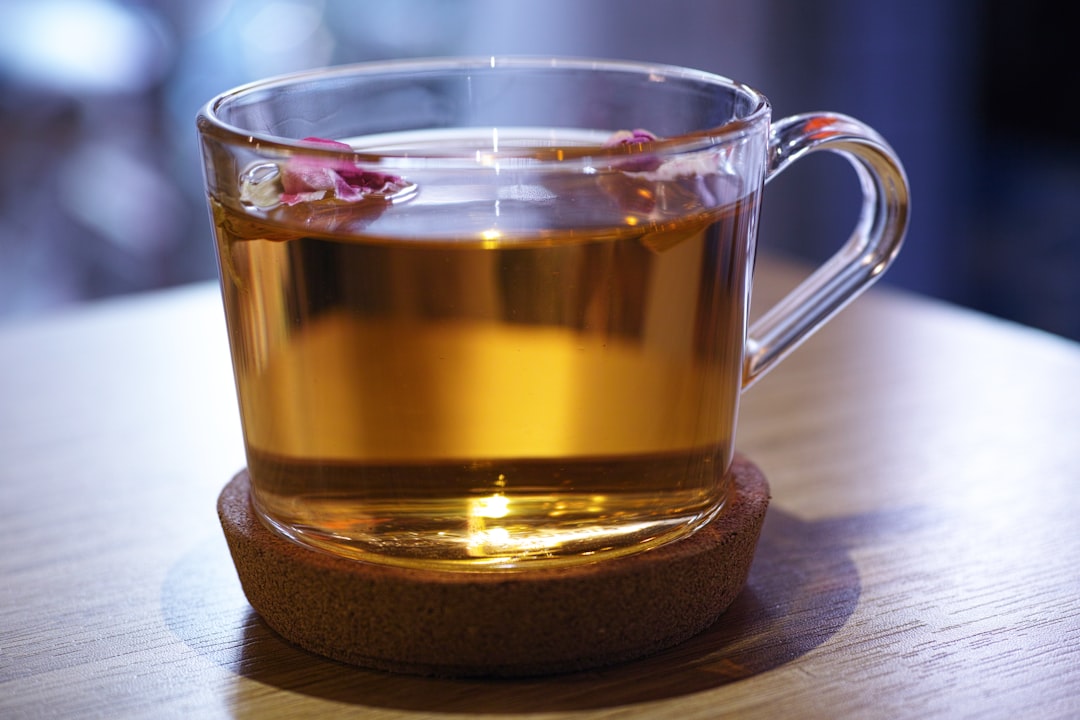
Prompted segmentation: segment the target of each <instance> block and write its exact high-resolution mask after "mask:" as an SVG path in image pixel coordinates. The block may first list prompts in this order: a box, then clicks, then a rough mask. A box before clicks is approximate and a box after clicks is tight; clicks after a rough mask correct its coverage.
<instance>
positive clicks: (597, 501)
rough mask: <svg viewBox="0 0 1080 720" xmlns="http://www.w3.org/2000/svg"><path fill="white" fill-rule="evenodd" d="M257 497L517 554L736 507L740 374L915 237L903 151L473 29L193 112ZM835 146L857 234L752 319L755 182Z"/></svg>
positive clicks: (402, 533)
mask: <svg viewBox="0 0 1080 720" xmlns="http://www.w3.org/2000/svg"><path fill="white" fill-rule="evenodd" d="M198 127H199V132H200V136H201V142H202V151H203V156H204V160H205V172H206V184H207V191H208V195H209V204H210V208H211V214H212V217H213V224H214V229H215V233H216V241H217V248H218V252H219V261H220V272H221V283H222V289H223V298H224V305H225V314H226V321H227V325H228V332H229V340H230V347H231V353H232V360H233V367H234V372H235V379H236V386H237V392H238V398H239V406H240V413H241V421H242V426H243V432H244V440H245V444H246V453H247V461H248V471H249V473H250V479H251V489H252V501H253V505H254V507H255V509H256V513H257V515H258V516H259V517H260V519H262V520H263V521H264V522H265V523H266V524H268V525H269V526H270V527H271V528H273V529H275V530H276V531H278V532H280V533H282V534H284V535H285V536H287V537H289V538H291V539H293V540H296V541H299V542H301V543H304V544H307V545H309V546H312V547H315V548H320V549H323V550H327V551H330V552H334V553H337V554H339V555H344V556H347V557H352V558H356V559H358V560H363V561H371V562H378V563H388V564H391V565H397V566H406V567H419V568H426V569H446V570H466V571H468V570H511V571H512V570H524V569H530V568H539V567H550V566H557V565H566V564H573V563H582V562H594V561H597V560H600V559H603V558H610V557H615V556H620V555H627V554H631V553H635V552H640V551H643V550H646V549H649V548H653V547H656V546H658V545H661V544H663V543H666V542H669V541H673V540H675V539H678V538H680V537H684V536H686V535H688V534H690V533H692V532H693V531H694V530H695V529H697V528H699V527H701V526H702V525H703V524H704V523H707V522H708V521H709V520H710V519H712V518H713V517H715V516H716V514H717V513H720V512H723V508H724V504H725V500H726V498H727V496H728V492H729V490H730V479H729V477H728V471H729V469H730V467H731V464H732V461H733V453H734V443H735V421H736V416H737V412H738V405H739V397H740V394H741V392H742V391H743V390H744V389H745V388H746V387H748V386H750V385H751V384H753V383H754V382H755V381H756V380H757V379H758V378H759V377H761V376H762V375H763V374H764V373H765V372H766V371H767V370H769V368H771V367H772V366H773V365H774V364H775V363H776V362H777V361H778V360H779V359H780V358H782V357H783V356H784V355H785V354H786V353H787V352H788V351H790V350H791V349H792V348H793V347H795V346H796V345H797V344H798V343H799V342H800V341H801V340H803V339H804V338H805V337H806V336H808V335H809V334H810V333H811V332H813V331H814V330H815V329H816V328H817V327H819V326H820V325H821V324H822V323H823V322H824V321H826V320H827V319H828V318H829V317H830V316H831V315H832V314H833V313H834V312H835V311H837V310H838V309H840V307H841V306H842V305H844V304H845V303H846V302H848V301H849V300H851V299H852V298H853V297H854V296H855V295H857V294H858V293H859V292H860V291H862V290H863V289H865V288H866V287H867V286H868V285H869V284H870V283H872V282H873V281H874V280H875V279H877V278H878V277H880V275H881V273H882V271H884V270H885V268H886V267H887V266H888V265H889V263H890V262H891V261H892V259H893V257H894V256H895V254H896V253H897V251H898V249H899V247H900V244H901V241H902V238H903V235H904V232H905V227H906V222H907V214H908V188H907V183H906V179H905V175H904V171H903V169H902V166H901V164H900V162H899V160H898V159H897V158H896V156H895V154H894V153H893V151H892V150H891V149H890V148H889V146H888V145H887V144H886V143H885V142H884V141H883V140H882V139H881V138H880V137H879V136H878V135H877V134H876V133H875V132H874V131H873V130H871V129H870V128H868V127H866V126H865V125H862V124H861V123H859V122H858V121H856V120H853V119H851V118H848V117H844V116H840V115H834V114H823V113H818V114H811V115H802V116H798V117H792V118H788V119H785V120H782V121H780V122H778V123H771V121H770V108H769V104H768V101H767V100H766V99H765V97H764V96H762V95H761V94H760V93H758V92H757V91H755V90H753V89H751V88H748V87H746V86H744V85H741V84H738V83H735V82H732V81H730V80H728V79H725V78H723V77H719V76H716V75H712V74H708V73H705V72H699V71H695V70H689V69H683V68H678V67H670V66H658V65H646V64H636V63H627V62H608V61H592V60H576V59H525V58H478V59H440V60H419V61H402V62H386V63H378V64H362V65H353V66H343V67H337V68H330V69H325V70H318V71H313V72H307V73H302V74H297V75H292V76H287V77H283V78H276V79H271V80H267V81H262V82H257V83H254V84H251V85H247V86H244V87H242V88H239V89H236V90H233V91H231V92H228V93H225V94H223V95H221V96H219V97H217V98H216V99H214V100H212V101H211V102H210V103H209V104H208V105H207V106H206V107H205V109H204V110H203V111H202V112H201V113H200V114H199V117H198ZM815 150H829V151H832V152H836V153H839V154H841V155H843V156H845V157H846V158H848V159H849V160H850V161H851V163H852V165H853V167H854V169H855V171H856V172H857V174H858V176H859V179H860V181H861V187H862V191H863V195H864V199H863V205H862V213H861V216H860V218H859V220H858V223H857V225H856V228H855V230H854V232H853V234H852V235H851V237H850V238H849V239H848V241H847V243H846V244H845V245H844V246H843V247H842V249H841V250H840V251H839V252H838V253H837V254H836V256H834V257H833V258H832V259H831V260H830V261H829V262H828V263H826V264H825V265H824V266H823V267H822V268H820V269H819V270H818V271H817V272H816V273H815V274H813V275H811V276H810V277H809V278H808V279H807V280H806V281H805V282H804V283H803V284H802V285H801V286H800V287H798V288H796V289H795V290H794V291H793V292H792V293H791V294H790V295H789V296H788V297H787V299H785V300H784V301H782V302H781V303H779V304H778V305H777V306H776V307H774V308H772V310H771V311H769V312H768V313H766V314H765V315H764V316H762V317H761V319H760V320H758V321H757V322H756V324H754V325H753V326H752V327H750V328H749V330H748V327H747V325H748V317H747V309H748V307H749V303H750V291H751V280H752V271H753V266H754V255H755V244H756V236H757V227H758V214H759V207H760V201H761V193H762V189H763V186H764V184H765V183H766V182H767V181H768V180H769V179H771V178H772V177H775V176H776V174H778V173H779V172H780V171H781V170H783V169H784V168H785V167H786V166H787V165H788V164H789V163H790V162H792V161H794V160H795V159H797V158H799V157H800V156H802V155H804V154H805V153H807V152H811V151H815Z"/></svg>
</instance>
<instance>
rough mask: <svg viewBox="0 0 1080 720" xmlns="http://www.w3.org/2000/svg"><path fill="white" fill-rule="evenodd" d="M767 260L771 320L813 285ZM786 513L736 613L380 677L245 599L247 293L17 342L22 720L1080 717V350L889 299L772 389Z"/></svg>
mask: <svg viewBox="0 0 1080 720" xmlns="http://www.w3.org/2000/svg"><path fill="white" fill-rule="evenodd" d="M796 274H797V273H796V272H795V271H794V270H793V269H792V268H790V267H788V266H786V265H783V264H780V263H777V262H775V261H763V262H762V263H761V265H760V267H759V270H758V278H757V286H758V287H757V293H758V295H757V296H756V298H757V304H758V305H762V304H765V303H767V302H768V301H770V300H771V299H773V298H776V297H777V296H778V295H779V293H781V292H782V291H783V289H785V287H787V286H789V285H790V284H791V283H792V282H794V278H795V277H796ZM739 434H740V435H739V448H740V450H741V451H742V452H743V453H745V454H747V455H748V456H750V457H751V458H752V459H753V460H754V461H755V462H756V463H757V464H758V465H759V466H760V467H761V468H762V470H764V472H765V474H766V475H767V476H768V478H769V482H770V484H771V487H772V495H773V500H772V504H771V506H770V508H769V512H768V516H767V518H766V522H765V527H764V530H763V533H762V538H761V541H760V545H759V548H758V552H757V556H756V558H755V560H754V565H753V567H752V569H751V573H750V578H749V581H748V584H747V587H746V589H745V590H744V592H743V593H742V594H741V595H740V596H739V597H738V598H737V599H736V600H735V603H734V604H733V605H732V607H731V608H730V609H729V610H728V612H727V614H726V616H725V618H724V621H723V622H722V623H720V624H718V625H717V626H716V627H714V628H712V629H710V630H707V631H706V632H705V633H703V634H702V635H700V636H698V637H696V638H694V639H692V640H690V641H689V642H686V643H685V644H683V645H680V646H678V647H677V648H675V649H672V650H669V651H666V652H663V653H661V654H659V655H656V656H653V657H651V658H648V659H646V660H642V661H637V662H633V663H629V664H625V665H621V666H616V667H613V668H609V669H605V670H600V671H593V672H588V673H578V674H570V675H562V676H556V677H549V678H541V679H531V680H521V681H452V680H435V679H421V678H415V677H405V676H397V675H391V674H385V673H379V672H374V671H363V670H358V669H355V668H351V667H347V666H345V665H341V664H338V663H335V662H332V661H329V660H324V659H321V658H319V657H317V656H314V655H311V654H308V653H306V652H304V651H302V650H299V649H296V648H294V647H292V646H290V645H288V644H287V643H285V642H284V641H282V640H281V639H280V638H278V636H276V635H275V634H274V633H273V632H272V631H270V630H269V629H268V628H267V627H266V626H265V625H264V624H263V623H262V621H261V620H260V619H259V618H258V617H257V616H256V615H255V614H254V613H253V612H252V611H251V610H250V608H249V606H248V605H247V603H246V602H245V600H244V597H243V595H242V594H241V592H240V588H239V583H238V581H237V579H236V575H235V572H234V570H233V567H232V565H231V562H230V559H229V555H228V551H227V549H226V547H225V541H224V538H223V536H222V532H221V528H220V526H219V525H218V521H217V517H216V514H215V501H216V498H217V495H218V493H219V492H220V490H221V488H222V487H223V486H224V485H225V483H226V482H228V480H229V479H230V478H231V477H232V476H233V474H234V473H235V472H236V470H238V469H239V468H240V467H242V466H243V462H244V461H243V452H242V446H241V440H240V431H239V421H238V417H237V412H236V405H235V395H234V392H233V387H232V378H231V373H230V367H229V356H228V351H227V348H226V345H225V333H224V324H223V320H222V313H221V305H220V296H219V294H218V291H217V288H216V287H214V286H211V285H201V286H196V287H192V288H185V289H181V290H175V291H170V292H164V293H157V294H153V295H148V296H144V297H140V298H136V299H126V300H120V301H111V302H105V303H99V304H97V305H93V306H90V307H88V308H85V309H80V310H77V311H73V312H70V313H67V314H62V315H57V316H54V317H51V318H47V319H43V320H37V321H34V322H30V323H24V324H18V325H8V326H7V327H5V328H2V329H0V718H54V717H77V718H84V717H102V718H124V717H147V718H163V717H185V718H188V717H190V718H217V717H223V718H229V717H231V718H301V717H320V718H332V717H371V718H444V719H445V718H455V717H478V716H480V717H490V718H496V717H526V716H527V717H583V718H638V717H641V718H654V717H677V718H680V720H691V719H692V718H715V717H727V716H730V717H740V718H744V717H745V718H758V717H760V718H777V717H799V718H817V717H825V718H838V717H860V718H862V717H870V718H875V717H881V718H897V717H913V718H914V717H918V718H926V717H950V718H951V717H975V716H978V717H981V718H985V717H1009V718H1012V717H1039V718H1058V717H1060V718H1069V717H1078V716H1080V699H1078V698H1080V669H1078V668H1080V526H1078V520H1077V518H1078V517H1080V346H1077V345H1076V344H1072V343H1069V342H1067V341H1064V340H1060V339H1058V338H1054V337H1051V336H1048V335H1045V334H1042V333H1039V332H1036V331H1032V330H1028V329H1025V328H1021V327H1018V326H1014V325H1009V324H1006V323H1003V322H1000V321H997V320H994V319H990V318H987V317H983V316H978V315H975V314H972V313H970V312H966V311H962V310H958V309H955V308H952V307H949V306H946V305H942V304H939V303H935V302H929V301H925V300H921V299H916V298H912V297H907V296H903V295H897V294H893V293H890V292H888V291H885V290H880V289H875V290H872V291H871V292H870V293H868V294H867V295H866V296H864V297H863V298H862V299H860V300H858V301H857V302H856V303H855V304H854V305H853V306H852V307H850V308H849V309H847V310H845V311H843V312H842V313H841V314H840V315H839V316H838V317H837V318H836V319H835V320H833V321H832V322H831V323H830V324H829V326H828V327H826V328H825V329H824V330H822V331H821V332H820V333H818V334H817V335H816V336H814V337H813V338H811V339H810V340H809V341H808V342H807V343H806V345H805V346H804V347H802V348H801V349H800V350H798V351H797V352H796V353H795V354H793V355H792V356H791V357H790V358H789V359H788V360H786V361H785V362H784V363H782V364H781V365H780V366H779V367H778V368H777V369H776V370H774V371H773V372H772V373H771V374H770V375H769V376H768V377H766V378H765V379H764V380H762V381H761V382H760V383H759V384H758V385H756V386H755V387H754V388H753V389H751V390H750V391H749V392H748V393H747V394H746V396H745V398H744V402H743V407H742V411H741V421H740V426H739Z"/></svg>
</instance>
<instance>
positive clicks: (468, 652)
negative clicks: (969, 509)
mask: <svg viewBox="0 0 1080 720" xmlns="http://www.w3.org/2000/svg"><path fill="white" fill-rule="evenodd" d="M732 474H733V477H734V492H733V493H732V496H731V498H730V499H729V501H728V505H727V507H725V508H724V510H723V511H722V512H721V513H720V514H719V515H718V516H717V517H716V519H714V520H713V521H712V522H710V523H709V524H707V525H705V526H704V527H702V528H701V529H699V530H698V531H697V532H695V533H694V534H692V535H690V536H689V537H687V538H684V539H681V540H678V541H675V542H672V543H669V544H667V545H663V546H661V547H658V548H656V549H654V550H649V551H646V552H642V553H638V554H636V555H630V556H626V557H619V558H613V559H609V560H603V561H599V562H596V563H593V564H587V565H576V566H572V567H568V568H543V569H539V570H525V571H521V572H511V573H506V572H447V571H425V570H415V569H405V568H398V567H391V566H384V565H376V564H371V563H364V562H359V561H357V560H351V559H348V558H344V557H338V556H336V555H332V554H330V553H327V552H322V551H318V550H313V549H309V548H307V547H304V546H302V545H299V544H297V543H295V542H292V541H290V540H286V539H285V538H283V537H281V536H279V535H278V534H277V533H274V532H271V531H270V530H268V529H267V528H266V527H265V526H264V525H263V524H262V523H261V522H260V521H259V520H258V519H257V518H256V516H255V512H254V510H253V509H252V507H251V498H250V494H249V491H250V486H249V480H248V474H247V472H246V471H242V472H241V473H239V474H238V475H237V476H236V477H235V478H233V480H232V481H231V482H230V483H229V484H228V485H226V486H225V489H224V490H223V491H222V493H221V496H220V498H219V499H218V515H219V517H220V519H221V524H222V527H223V528H224V530H225V537H226V539H227V541H228V544H229V550H230V552H231V553H232V557H233V562H234V563H235V565H236V569H237V572H238V574H239V576H240V583H241V585H242V587H243V590H244V594H245V595H246V596H247V599H248V601H249V602H250V603H251V605H252V607H253V608H254V609H255V611H256V612H258V614H259V615H261V616H262V618H263V620H265V621H266V623H267V625H269V626H270V627H271V628H273V629H274V630H275V631H276V632H278V633H279V634H280V635H282V636H283V637H284V638H285V639H287V640H289V641H291V642H293V643H295V644H296V645H299V646H301V647H303V648H305V649H307V650H310V651H312V652H315V653H318V654H320V655H324V656H326V657H330V658H333V659H335V660H340V661H343V662H346V663H350V664H353V665H359V666H362V667H367V668H374V669H379V670H388V671H392V672H403V673H412V674H420V675H436V676H446V677H481V676H493V677H518V676H527V675H543V674H551V673H561V672H572V671H579V670H585V669H588V668H595V667H599V666H602V665H609V664H613V663H617V662H622V661H626V660H631V659H634V658H639V657H643V656H645V655H649V654H652V653H655V652H657V651H660V650H663V649H665V648H669V647H671V646H674V645H676V644H678V643H680V642H682V641H683V640H686V639H688V638H690V637H692V636H693V635H696V634H697V633H699V632H701V631H702V630H704V629H706V628H707V627H709V626H710V625H712V624H713V623H715V622H716V621H717V620H718V618H719V617H720V615H721V614H722V613H723V612H724V610H726V609H727V607H728V605H730V604H731V601H732V600H734V599H735V596H736V595H738V593H739V591H740V589H741V588H742V586H743V584H744V583H745V581H746V576H747V574H748V573H749V570H750V563H751V560H752V559H753V555H754V548H755V546H756V545H757V539H758V535H759V533H760V531H761V525H762V522H763V521H764V518H765V511H766V509H767V507H768V504H769V487H768V483H767V481H766V479H765V477H764V475H763V474H762V473H761V471H760V470H759V469H758V468H757V466H755V465H754V464H753V463H751V462H750V461H749V460H747V459H746V458H742V457H739V458H737V459H736V462H735V464H734V467H733V471H732Z"/></svg>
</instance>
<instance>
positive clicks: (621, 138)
mask: <svg viewBox="0 0 1080 720" xmlns="http://www.w3.org/2000/svg"><path fill="white" fill-rule="evenodd" d="M654 140H656V136H655V135H653V134H652V133H651V132H649V131H648V130H642V129H641V128H637V129H635V130H619V131H617V132H615V133H614V134H612V136H611V137H609V138H608V139H607V140H605V141H604V147H615V146H616V145H634V144H639V143H646V142H653V141H654Z"/></svg>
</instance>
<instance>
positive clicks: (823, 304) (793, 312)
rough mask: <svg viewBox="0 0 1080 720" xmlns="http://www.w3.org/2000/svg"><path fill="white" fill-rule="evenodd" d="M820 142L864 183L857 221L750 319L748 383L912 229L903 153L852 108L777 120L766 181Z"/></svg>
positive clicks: (870, 276)
mask: <svg viewBox="0 0 1080 720" xmlns="http://www.w3.org/2000/svg"><path fill="white" fill-rule="evenodd" d="M817 150H828V151H829V152H834V153H837V154H838V155H841V156H843V157H844V158H846V159H847V160H848V161H849V162H850V163H851V165H852V167H853V168H854V169H855V174H856V175H858V176H859V185H860V186H861V187H862V191H863V204H862V210H861V212H860V214H859V222H858V224H857V225H856V226H855V230H854V231H853V232H852V234H851V237H849V238H848V241H847V242H846V243H845V244H844V246H843V247H842V248H840V250H839V251H838V252H837V253H836V254H835V255H833V256H832V258H830V259H829V260H828V261H827V262H826V263H825V264H824V265H822V266H821V267H819V268H818V269H817V270H816V271H814V272H813V273H812V274H811V275H810V276H809V277H808V278H806V279H805V280H804V281H803V282H802V283H801V284H799V285H798V286H797V287H796V288H795V289H794V290H792V291H791V292H790V293H789V294H788V295H787V297H785V298H784V299H783V300H781V301H780V302H778V303H777V304H776V305H774V306H773V307H771V308H770V309H769V310H768V311H767V312H766V313H765V314H764V315H762V316H761V317H760V318H758V319H757V320H756V321H755V322H754V323H753V324H752V325H751V326H750V329H749V331H748V332H747V339H746V354H745V357H744V360H743V389H744V390H745V389H746V388H749V387H750V386H751V385H753V384H754V383H755V382H757V381H758V380H759V379H760V378H761V377H762V376H763V375H764V374H765V373H767V372H768V371H769V370H771V369H772V368H773V367H774V366H775V365H776V363H778V362H779V361H780V360H782V359H783V358H784V357H786V356H787V354H788V353H790V352H791V351H792V350H794V349H795V348H796V347H797V346H798V345H799V344H800V343H802V341H803V340H805V339H806V338H808V337H809V336H810V335H811V334H812V333H813V332H814V331H815V330H817V329H818V328H819V327H820V326H821V325H822V324H824V323H825V321H827V320H828V319H829V318H831V317H832V316H833V315H835V314H836V313H837V312H838V311H839V310H840V309H841V308H843V307H844V306H845V305H847V304H848V303H849V302H850V301H851V300H853V299H855V298H856V297H857V296H858V295H859V294H860V293H862V292H863V291H864V290H866V289H867V288H868V287H870V285H872V284H873V283H874V281H876V280H877V279H878V278H879V277H880V276H881V274H882V273H883V272H884V271H885V269H886V268H887V267H888V266H889V265H890V264H891V263H892V261H893V258H895V257H896V253H897V252H899V250H900V245H901V243H902V242H903V239H904V233H905V232H906V230H907V224H908V207H909V200H908V183H907V177H906V175H905V174H904V168H903V166H902V165H901V164H900V160H899V158H897V156H896V153H895V152H893V150H892V148H891V147H889V145H888V143H886V142H885V140H884V139H882V137H881V136H880V135H878V134H877V132H875V131H874V130H873V129H872V128H870V127H868V126H867V125H864V124H863V123H861V122H859V121H858V120H855V119H854V118H850V117H847V116H846V115H839V114H835V113H810V114H806V115H795V116H792V117H789V118H785V119H783V120H780V121H778V122H776V123H775V124H774V125H773V127H772V131H771V132H770V134H769V158H768V165H767V167H766V174H765V182H766V183H767V182H769V181H770V180H772V179H773V178H775V177H776V176H777V175H778V174H780V172H781V171H783V170H784V169H785V168H786V167H788V166H789V165H790V164H791V163H793V162H794V161H796V160H798V159H799V158H800V157H802V156H803V155H805V154H807V153H810V152H815V151H817Z"/></svg>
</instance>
